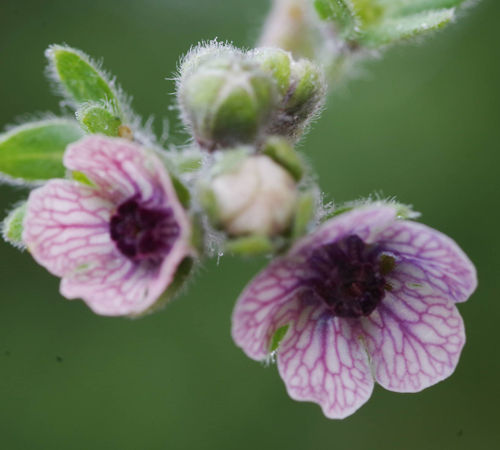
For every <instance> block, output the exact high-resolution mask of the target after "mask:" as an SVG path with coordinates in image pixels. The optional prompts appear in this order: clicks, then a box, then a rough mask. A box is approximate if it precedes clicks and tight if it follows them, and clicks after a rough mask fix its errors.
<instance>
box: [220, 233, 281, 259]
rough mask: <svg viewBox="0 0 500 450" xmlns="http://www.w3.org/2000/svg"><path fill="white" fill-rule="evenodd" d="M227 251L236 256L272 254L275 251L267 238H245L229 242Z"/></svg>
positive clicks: (257, 236) (256, 236) (259, 236)
mask: <svg viewBox="0 0 500 450" xmlns="http://www.w3.org/2000/svg"><path fill="white" fill-rule="evenodd" d="M226 250H227V251H228V252H230V253H233V254H235V255H240V256H256V255H262V254H265V253H270V252H271V251H272V250H273V244H272V242H271V240H270V239H269V238H268V237H267V236H261V235H253V236H245V237H241V238H237V239H230V240H228V241H227V242H226Z"/></svg>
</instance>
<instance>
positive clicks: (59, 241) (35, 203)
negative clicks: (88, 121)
mask: <svg viewBox="0 0 500 450" xmlns="http://www.w3.org/2000/svg"><path fill="white" fill-rule="evenodd" d="M64 165H65V166H66V167H67V168H68V169H69V170H71V171H75V172H80V173H83V174H84V175H85V176H86V177H87V178H88V179H89V180H90V181H91V182H92V185H89V184H84V183H80V182H77V181H72V180H51V181H49V182H48V183H47V184H45V185H44V186H42V187H40V188H38V189H35V190H34V191H32V192H31V194H30V196H29V199H28V205H27V212H26V216H25V219H24V232H23V240H24V242H25V243H26V245H27V247H28V249H29V251H30V252H31V254H32V255H33V257H34V258H35V260H36V261H37V262H38V263H39V264H41V265H42V266H44V267H45V268H46V269H47V270H49V271H50V272H51V273H53V274H54V275H57V276H59V277H61V278H62V280H61V288H60V289H61V294H62V295H63V296H65V297H67V298H69V299H73V298H82V299H83V300H84V301H85V302H86V303H87V305H88V306H89V307H90V308H91V309H92V310H93V311H95V312H96V313H98V314H103V315H111V316H116V315H129V316H134V315H138V314H141V313H144V312H145V311H146V310H148V309H149V308H151V307H152V306H153V305H154V304H155V303H156V302H157V300H158V299H159V297H160V296H161V295H162V293H163V292H164V291H165V290H166V288H167V287H168V286H169V285H170V284H171V283H172V281H173V279H174V276H175V274H176V271H177V268H178V266H179V264H180V263H181V262H182V261H183V260H184V259H185V258H186V257H189V256H193V255H194V250H193V249H192V247H191V244H190V235H191V225H190V222H189V219H188V217H187V215H186V213H185V211H184V210H183V208H182V206H181V205H180V203H179V200H178V198H177V196H176V193H175V190H174V188H173V187H172V183H171V181H170V178H169V176H168V174H167V172H166V170H165V169H164V165H163V164H162V162H161V161H160V160H159V159H158V157H157V156H156V155H154V154H153V153H152V152H150V151H148V150H145V149H143V148H141V147H139V146H137V145H135V144H133V143H131V142H129V141H126V140H123V139H118V138H105V137H100V136H91V137H86V138H84V139H82V140H80V141H78V142H76V143H74V144H72V145H70V146H69V147H68V148H67V150H66V152H65V155H64Z"/></svg>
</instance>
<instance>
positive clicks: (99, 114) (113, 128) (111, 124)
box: [76, 102, 122, 137]
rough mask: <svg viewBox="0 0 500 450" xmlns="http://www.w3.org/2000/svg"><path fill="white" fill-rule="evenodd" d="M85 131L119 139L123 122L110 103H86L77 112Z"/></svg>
mask: <svg viewBox="0 0 500 450" xmlns="http://www.w3.org/2000/svg"><path fill="white" fill-rule="evenodd" d="M76 118H77V119H78V121H79V122H80V123H81V125H82V127H83V129H84V130H86V131H87V132H88V133H91V134H96V133H100V134H104V135H106V136H111V137H118V136H119V128H120V125H121V124H122V121H121V119H120V117H119V116H117V113H116V111H115V110H114V108H113V106H112V105H110V104H109V103H95V102H90V103H84V104H83V105H82V106H81V107H80V108H79V109H78V110H77V112H76Z"/></svg>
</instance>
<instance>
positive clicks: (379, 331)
mask: <svg viewBox="0 0 500 450" xmlns="http://www.w3.org/2000/svg"><path fill="white" fill-rule="evenodd" d="M361 326H362V329H363V331H364V333H365V338H366V345H367V349H368V353H369V354H370V355H371V358H372V363H373V367H374V373H375V377H376V380H377V381H378V382H379V383H380V384H381V385H382V386H383V387H385V388H386V389H389V390H391V391H396V392H418V391H421V390H422V389H425V388H426V387H429V386H431V385H433V384H435V383H437V382H439V381H441V380H443V379H444V378H447V377H448V376H449V375H451V374H452V373H453V371H454V370H455V367H456V365H457V363H458V360H459V357H460V352H461V351H462V348H463V346H464V343H465V332H464V324H463V321H462V318H461V317H460V314H459V312H458V310H457V308H456V306H455V305H454V303H453V302H452V301H451V300H450V299H446V298H443V297H442V296H441V297H437V296H434V295H422V294H421V293H420V292H419V291H417V290H414V291H410V290H408V289H406V290H405V291H404V292H402V291H397V292H395V293H394V292H393V293H388V294H387V295H386V297H385V298H384V300H383V301H382V303H381V304H380V305H379V307H378V308H377V309H376V310H375V311H374V312H373V313H372V314H371V315H370V316H369V317H367V318H363V319H361Z"/></svg>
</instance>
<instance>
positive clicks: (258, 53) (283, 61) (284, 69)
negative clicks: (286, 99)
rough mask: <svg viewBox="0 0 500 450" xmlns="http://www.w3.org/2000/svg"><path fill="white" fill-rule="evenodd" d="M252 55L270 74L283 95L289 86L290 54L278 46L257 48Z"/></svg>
mask: <svg viewBox="0 0 500 450" xmlns="http://www.w3.org/2000/svg"><path fill="white" fill-rule="evenodd" d="M253 56H254V57H255V60H256V61H258V62H259V63H260V67H261V69H262V70H264V71H265V72H270V73H271V74H272V76H273V78H274V80H275V82H276V86H277V87H278V91H279V93H280V94H281V95H285V94H286V92H287V91H288V88H289V86H290V74H291V67H290V64H291V55H290V54H289V53H288V52H286V51H285V50H282V49H279V48H263V49H262V48H259V49H256V50H255V51H254V53H253Z"/></svg>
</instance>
